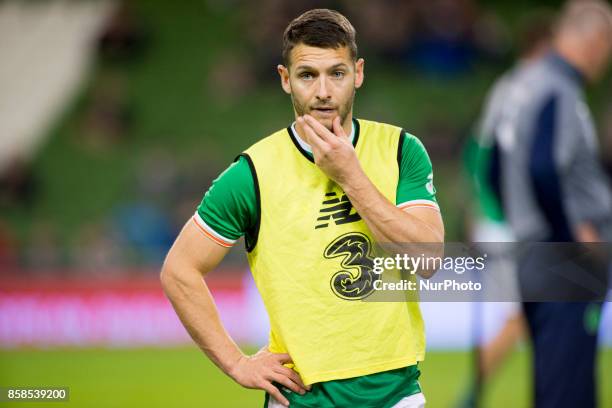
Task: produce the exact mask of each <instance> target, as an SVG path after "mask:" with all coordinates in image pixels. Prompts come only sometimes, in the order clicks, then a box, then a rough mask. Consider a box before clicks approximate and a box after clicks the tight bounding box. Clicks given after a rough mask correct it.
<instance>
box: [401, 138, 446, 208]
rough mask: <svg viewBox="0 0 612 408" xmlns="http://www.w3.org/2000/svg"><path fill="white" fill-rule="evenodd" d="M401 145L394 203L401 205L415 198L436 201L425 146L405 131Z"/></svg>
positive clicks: (429, 161)
mask: <svg viewBox="0 0 612 408" xmlns="http://www.w3.org/2000/svg"><path fill="white" fill-rule="evenodd" d="M401 147H402V148H401V152H402V154H401V158H400V171H399V182H398V184H397V194H396V203H395V204H396V205H402V204H405V203H407V202H410V201H415V200H427V201H432V202H434V203H436V188H435V187H434V184H433V169H432V166H431V160H430V159H429V155H428V154H427V151H426V150H425V146H423V143H421V141H420V140H419V139H417V138H416V137H415V136H413V135H411V134H409V133H405V134H404V140H403V144H402V146H401ZM436 206H437V204H436Z"/></svg>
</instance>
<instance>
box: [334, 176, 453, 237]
mask: <svg viewBox="0 0 612 408" xmlns="http://www.w3.org/2000/svg"><path fill="white" fill-rule="evenodd" d="M343 184H344V185H342V188H343V190H344V192H345V193H346V195H347V196H348V198H349V199H350V200H351V204H352V205H353V207H355V209H356V210H357V212H358V213H359V215H360V216H361V218H363V219H364V221H365V222H366V224H367V225H368V227H369V228H370V230H371V231H372V233H373V234H374V236H375V237H376V239H377V241H379V242H381V243H384V242H388V243H430V242H431V243H438V242H442V241H443V239H444V237H443V234H442V233H441V232H440V231H436V229H435V228H433V227H432V226H431V225H429V224H428V223H426V222H424V221H422V220H421V219H419V218H418V217H415V216H413V215H411V214H408V213H406V212H405V211H403V210H401V209H399V208H397V207H396V206H395V205H393V204H391V203H390V202H389V200H387V199H386V198H385V197H384V196H383V195H382V194H381V193H380V192H379V191H378V189H377V188H376V186H375V185H374V184H372V182H371V181H370V180H369V179H368V178H367V176H366V175H365V174H363V173H362V174H360V175H358V176H357V177H354V178H351V180H350V181H347V182H346V183H343Z"/></svg>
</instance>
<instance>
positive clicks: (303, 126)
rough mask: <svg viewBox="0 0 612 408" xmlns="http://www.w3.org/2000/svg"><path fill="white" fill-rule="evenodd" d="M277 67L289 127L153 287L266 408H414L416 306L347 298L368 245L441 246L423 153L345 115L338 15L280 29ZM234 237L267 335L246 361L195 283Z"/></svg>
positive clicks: (257, 154)
mask: <svg viewBox="0 0 612 408" xmlns="http://www.w3.org/2000/svg"><path fill="white" fill-rule="evenodd" d="M283 60H284V64H283V65H279V66H278V73H279V75H280V79H281V85H282V88H283V90H284V91H285V92H286V93H287V94H289V95H291V100H292V103H293V108H294V113H295V118H296V121H295V122H294V123H293V124H292V125H291V126H289V127H288V128H287V129H283V130H280V131H278V132H275V133H273V134H272V135H271V136H269V137H267V138H264V139H262V140H261V141H260V142H258V143H256V144H255V145H253V146H251V147H250V148H249V149H247V150H246V152H245V153H243V154H242V155H241V156H240V157H239V158H238V159H237V161H236V162H235V163H234V164H232V165H231V166H230V167H229V168H228V169H227V170H226V171H225V172H224V173H222V174H221V176H220V177H219V178H218V179H217V180H215V182H214V183H213V186H212V187H211V188H210V189H209V191H208V192H207V193H206V195H205V196H204V199H203V200H202V204H201V205H200V206H199V208H198V211H197V212H196V214H195V216H194V218H193V219H192V220H191V221H189V222H187V224H186V225H185V227H184V228H183V230H182V232H181V233H180V235H179V237H178V238H177V240H176V242H175V243H174V246H173V247H172V249H171V250H170V252H169V254H168V256H167V259H166V262H165V263H164V267H163V269H162V273H161V280H162V285H163V287H164V290H165V292H166V294H167V296H168V297H169V299H170V301H171V302H172V304H173V306H174V308H175V310H176V312H177V314H178V315H179V317H180V319H181V321H182V322H183V324H184V325H185V327H186V328H187V330H188V331H189V333H190V335H191V336H192V338H193V339H194V341H195V342H196V343H197V344H198V345H199V346H200V348H202V350H203V351H204V352H205V353H206V355H207V356H208V357H209V358H210V359H211V360H212V361H213V362H214V363H215V364H216V365H217V366H218V367H219V368H220V369H221V370H222V371H223V372H224V373H226V374H227V375H229V376H230V377H231V378H233V379H234V380H235V381H236V382H237V383H239V384H240V385H242V386H244V387H248V388H258V389H262V390H265V391H266V402H265V404H266V406H267V407H278V406H281V404H282V405H283V406H288V405H289V403H291V406H293V407H313V406H316V407H349V406H350V407H353V406H371V407H393V406H395V407H417V406H423V405H424V402H425V399H424V397H423V394H422V393H421V388H420V385H419V383H418V381H417V379H418V377H419V370H418V368H417V363H418V362H419V361H421V360H422V359H423V357H424V333H423V322H422V319H421V315H420V311H419V307H418V304H417V303H414V302H412V303H400V302H395V303H394V302H362V301H358V300H360V299H365V298H366V297H368V295H370V294H371V293H372V290H373V288H372V285H373V281H374V279H376V277H375V276H374V275H373V274H372V259H371V257H372V253H373V244H374V243H382V244H384V243H411V242H437V243H439V242H442V241H443V234H444V232H443V225H442V220H441V216H440V212H439V209H438V205H437V204H436V200H435V189H434V187H433V181H432V179H433V175H432V169H431V163H430V161H429V158H428V156H427V153H426V152H425V149H424V148H423V145H422V144H421V143H420V142H419V141H418V139H416V138H415V137H414V136H412V135H409V134H407V133H405V132H404V131H402V130H401V129H400V128H397V127H394V126H390V125H386V124H381V123H376V122H371V121H365V120H357V119H354V118H353V111H352V107H353V99H354V95H355V90H356V89H358V88H359V87H361V85H362V83H363V80H364V60H363V59H361V58H358V57H357V46H356V43H355V29H354V28H353V27H352V25H351V24H350V22H349V21H348V20H347V19H346V18H345V17H344V16H342V15H341V14H339V13H338V12H335V11H331V10H326V9H316V10H311V11H308V12H306V13H304V14H303V15H301V16H299V17H298V18H296V19H295V20H293V21H292V22H291V23H290V24H289V26H288V27H287V29H286V30H285V33H284V41H283ZM243 234H244V235H245V241H246V247H247V248H246V249H247V253H248V254H247V257H248V260H249V264H250V267H251V271H252V273H253V277H254V279H255V283H256V284H257V287H258V289H259V291H260V293H261V295H262V298H263V301H264V305H265V306H266V310H267V312H268V315H269V318H270V326H271V333H270V342H269V345H268V346H267V347H266V348H264V349H262V350H260V351H259V352H258V353H257V354H255V355H253V356H245V355H244V354H243V353H242V352H241V351H240V349H239V348H238V347H237V346H236V344H235V343H234V342H233V341H232V339H231V338H230V336H229V335H228V334H227V332H226V331H225V329H224V328H223V326H222V324H221V322H220V321H219V317H218V314H217V310H216V308H215V306H214V303H213V300H212V298H211V296H210V293H209V291H208V289H207V287H206V284H205V283H204V282H203V280H202V276H203V275H205V274H206V273H208V272H209V271H210V270H212V269H213V268H214V267H215V266H216V265H217V264H218V262H219V261H220V260H221V259H222V258H223V256H224V255H225V254H226V253H227V251H228V247H230V246H232V245H233V243H234V242H235V240H236V239H237V238H238V237H240V236H241V235H243Z"/></svg>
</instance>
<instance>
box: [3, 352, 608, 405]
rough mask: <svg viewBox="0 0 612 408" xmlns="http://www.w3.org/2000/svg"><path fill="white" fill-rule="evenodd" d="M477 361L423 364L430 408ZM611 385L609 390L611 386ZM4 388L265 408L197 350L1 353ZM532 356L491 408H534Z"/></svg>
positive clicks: (490, 395)
mask: <svg viewBox="0 0 612 408" xmlns="http://www.w3.org/2000/svg"><path fill="white" fill-rule="evenodd" d="M470 361H471V355H470V354H469V353H466V352H430V353H428V355H427V358H426V361H425V362H423V363H422V364H421V371H422V377H421V384H422V386H423V390H424V392H425V393H426V397H427V399H428V404H427V407H428V408H437V407H439V408H445V407H446V408H448V407H450V408H452V407H453V406H454V405H455V402H456V401H457V400H458V398H459V397H460V395H461V394H462V393H463V392H464V391H465V390H466V388H467V386H468V384H469V383H470V379H471V374H470V373H471V371H470ZM599 371H600V373H599V384H600V402H601V404H600V406H602V407H612V387H610V384H612V349H607V350H605V351H603V352H602V353H601V355H600V360H599ZM606 384H607V386H606ZM0 386H68V387H70V401H69V402H63V403H61V402H55V403H41V402H32V403H25V402H19V403H12V404H9V403H0V407H17V408H27V407H33V408H37V407H38V408H41V407H45V406H49V407H56V408H60V407H62V406H71V407H105V408H110V407H148V408H153V407H185V408H186V407H199V408H203V407H206V408H207V407H215V408H223V407H228V408H229V407H232V408H234V407H236V408H238V407H239V408H244V407H261V406H262V405H263V404H262V402H263V393H262V392H261V391H254V390H246V389H243V388H241V387H240V386H238V385H236V384H235V383H233V382H232V381H231V380H230V379H229V378H227V377H226V376H224V375H223V374H221V373H220V371H218V370H217V368H216V367H215V366H213V365H212V363H210V362H209V361H208V360H207V359H206V358H205V357H204V355H203V354H202V353H201V352H200V351H199V350H197V349H195V347H193V348H176V349H133V350H110V349H57V350H55V349H54V350H27V349H18V350H4V351H0ZM529 394H530V385H529V368H528V351H527V350H520V351H517V352H516V353H514V354H513V355H512V356H511V358H510V360H509V361H508V363H507V364H506V365H505V366H504V367H503V369H502V370H501V371H500V373H499V375H498V376H497V377H496V378H495V380H494V381H493V382H492V383H491V384H490V386H489V387H488V390H487V393H486V396H485V404H484V406H485V407H488V406H490V407H502V406H503V407H506V406H508V407H527V406H528V398H529Z"/></svg>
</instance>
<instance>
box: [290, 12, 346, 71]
mask: <svg viewBox="0 0 612 408" xmlns="http://www.w3.org/2000/svg"><path fill="white" fill-rule="evenodd" d="M355 36H356V32H355V28H354V27H353V25H352V24H351V23H350V21H348V19H347V18H346V17H344V16H343V15H342V14H340V13H338V12H337V11H335V10H329V9H313V10H309V11H307V12H305V13H304V14H302V15H301V16H299V17H297V18H295V19H294V20H293V21H291V22H290V23H289V25H288V26H287V28H286V29H285V33H284V34H283V62H284V64H285V65H287V66H288V65H289V59H290V58H289V57H290V55H291V50H292V49H293V47H295V46H296V45H298V44H305V45H309V46H311V47H319V48H334V49H335V48H340V47H348V49H349V51H350V53H351V57H352V58H353V61H355V60H357V43H356V42H355Z"/></svg>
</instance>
